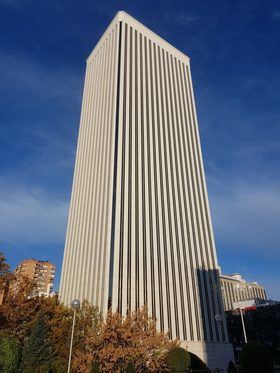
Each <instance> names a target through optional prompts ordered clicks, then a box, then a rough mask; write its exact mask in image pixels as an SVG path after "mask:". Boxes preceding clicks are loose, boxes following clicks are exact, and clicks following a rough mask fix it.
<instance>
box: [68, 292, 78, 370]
mask: <svg viewBox="0 0 280 373" xmlns="http://www.w3.org/2000/svg"><path fill="white" fill-rule="evenodd" d="M80 305H81V303H80V301H79V299H74V300H72V302H71V307H72V308H73V310H74V315H73V323H72V332H71V342H70V351H69V360H68V369H67V373H70V369H71V356H72V347H73V337H74V329H75V322H76V311H77V310H78V309H79V308H80Z"/></svg>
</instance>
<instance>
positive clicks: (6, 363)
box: [0, 336, 21, 373]
mask: <svg viewBox="0 0 280 373" xmlns="http://www.w3.org/2000/svg"><path fill="white" fill-rule="evenodd" d="M20 357H21V348H20V343H19V341H18V340H17V339H16V338H14V337H8V336H1V337H0V371H1V372H5V373H16V372H17V371H18V367H19V364H20Z"/></svg>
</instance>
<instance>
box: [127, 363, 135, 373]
mask: <svg viewBox="0 0 280 373" xmlns="http://www.w3.org/2000/svg"><path fill="white" fill-rule="evenodd" d="M126 373H135V369H134V367H133V365H132V364H128V366H127V368H126Z"/></svg>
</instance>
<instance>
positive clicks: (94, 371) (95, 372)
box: [90, 361, 100, 373]
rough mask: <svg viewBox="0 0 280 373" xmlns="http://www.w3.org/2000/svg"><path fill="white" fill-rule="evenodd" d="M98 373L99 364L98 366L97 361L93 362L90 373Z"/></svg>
mask: <svg viewBox="0 0 280 373" xmlns="http://www.w3.org/2000/svg"><path fill="white" fill-rule="evenodd" d="M99 372H100V370H99V364H98V362H97V361H94V362H93V363H92V366H91V370H90V373H99Z"/></svg>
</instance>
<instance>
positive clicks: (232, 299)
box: [220, 273, 267, 311]
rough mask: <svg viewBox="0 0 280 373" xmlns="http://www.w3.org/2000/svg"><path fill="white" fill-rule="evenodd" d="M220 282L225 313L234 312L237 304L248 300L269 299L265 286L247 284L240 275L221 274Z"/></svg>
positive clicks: (253, 283)
mask: <svg viewBox="0 0 280 373" xmlns="http://www.w3.org/2000/svg"><path fill="white" fill-rule="evenodd" d="M220 281H221V288H222V297H223V303H224V309H225V311H229V310H233V309H234V308H235V307H234V303H236V302H240V301H245V300H248V299H263V300H266V299H267V297H266V292H265V289H264V287H263V286H261V285H259V284H258V283H257V282H246V281H245V280H244V279H243V278H242V276H241V275H240V274H239V273H235V274H232V275H224V274H220Z"/></svg>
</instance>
